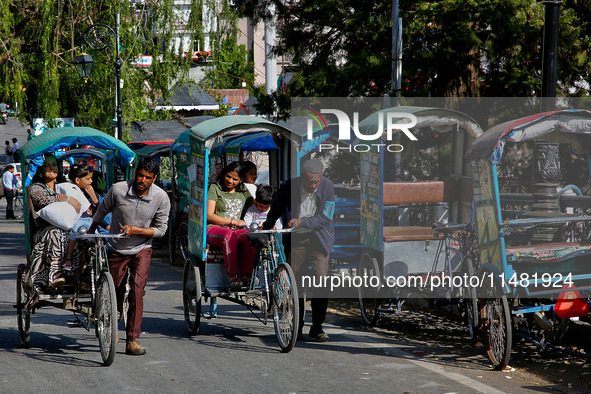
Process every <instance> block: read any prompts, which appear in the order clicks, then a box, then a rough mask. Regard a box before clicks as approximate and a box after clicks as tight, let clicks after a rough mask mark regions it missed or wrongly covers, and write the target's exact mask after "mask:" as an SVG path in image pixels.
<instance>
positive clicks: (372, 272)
mask: <svg viewBox="0 0 591 394" xmlns="http://www.w3.org/2000/svg"><path fill="white" fill-rule="evenodd" d="M357 276H360V277H367V278H371V277H374V276H377V277H378V278H381V276H380V269H379V266H378V262H377V260H376V259H375V258H374V257H372V256H370V254H369V253H365V254H363V256H361V260H360V261H359V267H358V268H357ZM380 280H381V279H380ZM370 282H371V281H369V282H368V283H370ZM378 292H379V285H378V287H373V286H371V285H370V286H359V307H360V309H361V317H362V318H363V321H364V322H365V324H367V325H369V326H375V325H376V323H377V322H378V319H379V317H380V314H379V312H378V308H379V307H380V304H381V300H380V298H379V297H378Z"/></svg>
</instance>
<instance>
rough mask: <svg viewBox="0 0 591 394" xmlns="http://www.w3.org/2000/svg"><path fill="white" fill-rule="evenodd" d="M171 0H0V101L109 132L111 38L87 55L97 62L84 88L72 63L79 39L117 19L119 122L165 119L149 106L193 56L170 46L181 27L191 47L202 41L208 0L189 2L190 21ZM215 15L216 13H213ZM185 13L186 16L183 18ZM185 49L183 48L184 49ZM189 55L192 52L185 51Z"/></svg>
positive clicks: (112, 96)
mask: <svg viewBox="0 0 591 394" xmlns="http://www.w3.org/2000/svg"><path fill="white" fill-rule="evenodd" d="M174 3H175V2H174V1H173V0H159V1H150V0H148V1H145V2H142V3H140V2H129V1H124V0H115V1H112V0H109V1H105V0H98V1H92V2H88V1H84V0H34V1H11V0H0V20H2V23H1V24H0V45H1V47H0V48H1V49H0V97H3V98H4V100H6V101H9V102H10V103H12V104H13V105H18V108H19V109H20V110H21V111H24V112H25V113H22V115H21V116H22V118H21V119H22V120H24V119H25V117H26V112H27V111H28V112H29V113H30V115H31V116H32V117H43V118H45V119H48V120H50V119H53V118H56V117H74V118H75V121H76V124H77V125H88V126H93V127H95V128H98V129H100V130H104V131H107V132H111V131H110V128H109V126H108V123H109V120H110V119H112V118H113V117H114V116H115V82H114V78H115V71H114V63H115V52H116V51H115V37H113V35H108V40H109V41H110V47H109V48H107V49H106V50H94V49H92V48H91V47H90V45H88V44H87V45H85V47H84V50H85V52H86V53H88V54H90V55H91V56H92V57H93V58H94V61H95V63H94V67H93V71H92V75H91V77H90V78H89V79H88V81H87V82H86V83H84V81H82V79H81V78H80V77H79V76H78V74H77V72H76V69H75V68H74V66H73V65H72V63H71V62H72V60H73V59H74V57H75V56H76V55H77V54H78V53H79V52H80V50H81V33H82V32H83V31H84V30H85V29H86V28H88V27H89V26H91V25H93V24H96V23H104V24H106V25H108V26H110V27H112V28H113V29H115V26H116V14H117V12H118V11H119V12H120V15H121V25H120V40H121V41H120V51H121V59H122V61H123V66H122V69H121V74H122V75H121V77H122V80H123V81H124V84H123V89H122V105H123V118H124V122H126V121H129V120H147V119H166V118H170V116H171V114H170V113H169V112H165V111H159V112H155V111H154V110H153V107H151V106H150V105H149V104H150V103H155V102H156V100H157V99H163V100H164V101H165V102H168V99H169V97H170V94H171V92H169V90H168V89H169V84H170V82H171V81H172V80H173V79H182V78H184V77H185V75H186V73H187V71H188V69H189V68H190V66H191V64H190V62H191V56H185V53H183V52H182V51H183V49H182V47H181V46H180V45H175V39H176V38H177V37H176V32H177V31H178V30H177V28H178V27H179V26H184V30H185V31H189V32H191V37H190V40H189V41H190V42H191V43H195V42H199V41H202V40H203V25H204V22H206V21H203V17H202V14H203V13H202V10H203V8H204V6H206V5H207V6H208V7H209V9H214V8H213V7H214V1H213V0H191V10H192V12H191V13H190V16H189V17H188V18H186V17H183V14H181V13H178V12H175V7H174ZM211 14H212V15H213V16H215V13H211ZM185 15H186V14H185ZM185 50H187V48H185ZM188 50H189V52H191V51H193V50H194V48H192V47H191V48H188ZM139 55H151V56H153V61H152V66H151V67H139V66H137V65H134V64H137V60H138V56H139Z"/></svg>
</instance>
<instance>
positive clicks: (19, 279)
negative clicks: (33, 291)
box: [16, 264, 31, 348]
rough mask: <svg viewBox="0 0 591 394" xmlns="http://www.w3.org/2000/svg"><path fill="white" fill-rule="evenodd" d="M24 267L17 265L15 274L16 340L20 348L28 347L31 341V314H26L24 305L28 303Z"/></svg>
mask: <svg viewBox="0 0 591 394" xmlns="http://www.w3.org/2000/svg"><path fill="white" fill-rule="evenodd" d="M25 269H26V266H25V265H24V264H19V266H18V269H17V273H16V314H17V323H18V338H19V340H20V343H21V346H22V347H24V348H28V347H29V339H31V330H30V327H31V313H30V312H27V311H26V309H25V305H26V304H27V301H28V296H27V292H26V291H25V288H24V282H23V274H24V272H25Z"/></svg>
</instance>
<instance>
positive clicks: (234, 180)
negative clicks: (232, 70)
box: [207, 161, 255, 288]
mask: <svg viewBox="0 0 591 394" xmlns="http://www.w3.org/2000/svg"><path fill="white" fill-rule="evenodd" d="M241 170H242V165H241V164H240V163H239V162H236V161H235V162H232V163H230V164H228V165H227V166H226V167H224V168H223V169H222V171H221V172H220V174H219V176H218V178H217V181H216V182H215V183H213V184H211V185H210V187H209V192H208V193H207V243H208V244H210V245H212V246H216V247H219V248H222V249H223V251H224V262H225V265H226V272H227V273H228V276H229V278H230V286H231V288H237V287H239V286H241V281H245V280H247V279H249V278H250V276H251V273H252V269H253V266H254V255H255V250H254V248H252V247H251V246H250V242H249V241H248V240H247V239H246V233H248V229H245V228H239V227H240V226H245V225H246V223H245V222H244V221H243V220H241V215H242V211H243V208H244V207H245V206H247V207H249V206H250V205H252V202H253V198H252V196H251V195H250V193H249V192H248V190H247V189H246V187H244V184H243V183H242V177H241V176H240V175H238V174H240V173H241ZM239 264H240V276H241V279H240V280H239V279H238V265H239Z"/></svg>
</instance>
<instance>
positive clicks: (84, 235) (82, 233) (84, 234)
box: [71, 226, 127, 239]
mask: <svg viewBox="0 0 591 394" xmlns="http://www.w3.org/2000/svg"><path fill="white" fill-rule="evenodd" d="M81 227H82V226H81ZM78 230H80V229H78ZM71 233H72V234H75V235H76V238H113V239H117V238H123V237H125V236H126V234H127V231H124V232H122V233H121V234H100V233H99V234H88V233H87V232H86V228H84V230H83V231H80V232H76V231H71Z"/></svg>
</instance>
